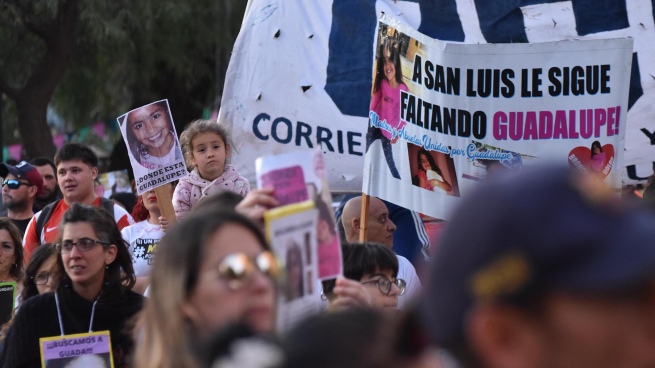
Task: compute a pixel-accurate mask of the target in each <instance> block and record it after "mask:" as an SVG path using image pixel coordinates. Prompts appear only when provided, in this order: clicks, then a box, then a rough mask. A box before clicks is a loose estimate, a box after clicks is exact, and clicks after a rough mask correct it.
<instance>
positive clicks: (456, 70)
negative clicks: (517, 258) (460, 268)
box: [363, 15, 632, 219]
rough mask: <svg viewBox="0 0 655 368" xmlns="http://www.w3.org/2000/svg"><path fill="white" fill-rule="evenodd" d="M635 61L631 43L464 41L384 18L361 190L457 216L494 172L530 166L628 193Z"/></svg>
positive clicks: (437, 213)
mask: <svg viewBox="0 0 655 368" xmlns="http://www.w3.org/2000/svg"><path fill="white" fill-rule="evenodd" d="M631 59H632V40H631V39H627V38H622V39H604V40H586V41H581V40H576V41H557V42H546V43H534V44H530V43H519V44H513V45H510V44H481V45H470V44H454V43H445V42H442V41H438V40H434V39H431V38H429V37H427V36H425V35H423V34H421V33H419V32H417V31H415V30H414V29H412V28H411V27H410V26H408V25H406V24H404V23H402V22H399V21H398V20H396V19H395V18H392V17H390V16H387V15H383V16H382V17H381V19H380V23H379V26H378V33H377V42H376V59H375V62H374V68H373V70H374V73H373V76H374V77H373V88H372V97H371V104H370V112H369V127H368V131H367V136H366V146H365V149H366V155H365V165H364V167H365V168H364V185H363V191H364V192H365V193H367V194H370V195H374V196H377V197H380V198H383V199H386V200H389V201H392V202H394V203H396V204H399V205H401V206H403V207H407V208H410V209H413V210H415V211H418V212H420V213H424V214H428V215H430V216H434V217H437V218H442V219H448V215H449V212H450V211H449V210H450V209H451V208H452V207H453V205H455V204H456V203H457V201H458V198H459V197H460V196H466V195H467V193H468V192H469V191H470V190H471V189H472V188H474V187H475V186H477V185H483V183H484V180H486V177H487V176H488V175H492V174H496V175H498V171H508V170H513V169H517V168H520V167H522V166H524V165H539V164H545V163H553V162H555V163H560V164H566V163H568V164H569V165H570V166H572V167H574V168H575V169H577V170H580V171H583V172H589V173H593V174H594V175H595V176H596V177H597V178H598V180H603V181H605V182H606V183H607V184H609V185H610V186H612V187H614V188H620V187H621V170H620V168H621V167H622V165H621V162H622V159H623V149H622V147H623V135H624V134H623V133H624V131H625V130H624V129H622V127H623V125H625V122H626V116H625V115H626V114H625V111H626V110H627V108H626V107H627V102H628V101H627V100H628V84H629V83H628V82H629V75H630V69H631ZM617 168H618V169H619V170H617Z"/></svg>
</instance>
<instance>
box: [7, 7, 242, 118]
mask: <svg viewBox="0 0 655 368" xmlns="http://www.w3.org/2000/svg"><path fill="white" fill-rule="evenodd" d="M67 1H75V2H76V9H77V14H76V16H77V24H76V26H77V28H76V32H75V49H74V52H73V56H72V57H71V58H70V60H68V67H67V69H66V72H65V74H64V75H63V77H62V79H61V81H60V82H59V84H58V85H57V88H56V90H55V91H54V94H53V96H52V99H51V102H50V104H51V106H53V107H54V109H55V110H56V111H57V112H58V113H59V114H60V115H61V116H62V117H63V118H64V119H65V120H66V121H68V122H69V123H72V125H73V126H74V127H75V128H79V127H81V126H84V125H88V124H90V123H91V122H93V121H98V120H105V119H109V118H115V117H116V116H117V115H119V114H121V113H123V112H125V111H127V110H129V109H131V108H133V107H136V106H137V105H139V104H143V103H147V102H150V101H154V100H156V99H160V98H166V97H167V96H165V95H162V93H163V92H162V89H164V88H162V87H166V88H170V89H173V88H174V89H177V90H180V91H189V95H191V91H193V95H194V96H196V101H193V102H192V103H193V105H194V106H196V107H197V109H198V114H200V111H201V109H202V108H203V107H205V106H207V105H211V103H212V102H213V101H214V99H215V96H216V94H217V93H218V91H217V90H216V88H222V86H216V83H214V81H215V80H217V79H220V80H222V79H221V78H222V75H220V76H219V75H217V74H220V73H225V70H224V68H222V69H223V70H220V69H221V68H217V67H216V65H217V62H216V55H217V54H218V52H219V51H226V50H231V48H232V45H233V43H234V40H235V38H236V35H237V33H238V29H239V27H240V24H241V20H242V18H243V12H244V10H245V5H246V1H245V0H196V1H193V2H183V1H175V0H158V1H152V0H140V1H128V0H112V1H107V0H0V81H4V85H5V86H8V87H11V88H14V89H22V88H29V86H26V83H27V81H28V80H29V78H30V77H31V76H32V75H33V73H34V71H35V70H37V68H38V67H39V65H41V63H47V62H48V61H47V60H46V59H47V55H48V47H49V45H48V44H47V43H46V42H44V38H43V37H41V36H40V35H39V31H40V30H41V29H47V27H48V26H52V24H53V22H55V19H56V18H57V14H58V11H60V9H62V8H61V6H60V5H61V4H62V3H65V2H67ZM219 19H220V21H217V20H219ZM228 54H229V53H228ZM170 83H175V85H174V86H171V85H170ZM167 84H168V85H167ZM2 86H3V85H2V84H0V91H2V90H3V88H1V87H2ZM10 97H11V96H10ZM5 105H6V106H5V109H4V110H5V113H4V117H5V119H3V120H4V123H5V124H11V123H12V122H13V123H14V124H15V123H16V120H17V118H16V116H15V115H14V114H13V113H12V111H14V109H13V108H12V107H11V103H10V101H8V103H6V104H5Z"/></svg>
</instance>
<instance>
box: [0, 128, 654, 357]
mask: <svg viewBox="0 0 655 368" xmlns="http://www.w3.org/2000/svg"><path fill="white" fill-rule="evenodd" d="M141 124H143V126H142V129H145V130H146V131H147V129H151V128H150V127H149V125H148V124H149V123H148V122H147V119H146V120H145V122H143V123H141ZM150 137H151V138H144V142H143V144H142V149H141V151H140V152H141V153H140V154H141V155H148V154H150V155H152V152H154V151H150V153H148V152H149V151H148V150H149V149H154V148H152V147H155V146H156V145H157V144H159V142H158V139H159V138H161V141H162V142H161V144H168V140H167V137H168V135H167V134H159V135H157V134H155V135H154V136H150ZM379 138H380V139H382V140H384V139H385V138H384V137H379ZM230 142H231V137H230V135H229V132H228V131H227V130H226V129H225V128H224V127H222V126H221V125H220V124H218V123H216V122H214V121H208V120H200V121H194V122H192V123H190V124H189V125H188V126H187V128H186V129H185V131H184V132H183V133H182V134H181V137H180V144H181V146H182V147H181V148H182V151H183V153H184V158H185V160H186V164H187V167H188V169H189V170H190V172H189V176H188V177H186V178H183V179H182V180H180V181H179V183H173V184H166V185H164V187H165V188H166V189H167V190H170V192H169V194H170V197H171V198H172V203H171V204H172V205H173V208H174V210H175V217H176V219H175V221H171V219H170V218H166V216H164V214H163V213H162V211H161V208H160V206H159V203H158V198H157V196H156V195H155V191H154V189H153V190H150V191H147V192H145V193H143V194H142V195H140V196H138V197H137V196H134V197H133V198H131V199H130V198H129V195H125V194H122V195H116V196H114V197H115V198H113V199H106V198H103V197H101V196H99V195H98V194H97V193H96V191H95V185H96V183H97V178H98V175H99V172H98V158H97V157H96V155H95V154H94V153H93V151H91V150H90V149H89V148H88V147H86V146H84V145H81V144H77V143H68V144H65V145H64V146H63V147H62V148H60V149H59V150H58V152H57V154H56V155H55V157H53V159H52V160H50V159H48V158H38V159H35V160H32V161H31V162H24V161H23V162H19V163H16V162H6V163H3V164H1V165H0V176H2V178H3V182H2V205H3V207H4V209H5V211H6V212H5V213H4V216H5V217H2V218H0V282H7V281H13V282H16V284H17V285H18V289H19V290H18V291H19V296H18V298H17V305H18V307H17V308H16V310H15V313H14V317H13V319H12V320H10V321H9V322H8V323H6V324H5V325H4V326H3V327H2V330H1V332H0V335H1V336H0V339H1V341H2V342H1V346H2V351H1V353H0V366H1V367H32V366H40V365H41V356H40V343H39V339H40V338H44V337H52V336H60V335H71V334H77V333H86V332H92V331H105V330H108V331H110V334H111V335H110V336H111V347H112V361H113V364H114V366H116V367H128V366H132V367H203V366H206V367H210V366H212V367H460V366H461V367H642V366H643V367H648V366H653V365H655V349H653V347H655V277H654V276H655V267H654V266H655V226H653V224H655V214H654V213H653V209H652V205H651V206H645V205H644V203H652V202H653V198H655V194H654V193H655V191H654V190H653V184H654V183H653V182H652V181H649V183H648V184H647V187H646V190H645V191H644V193H643V199H642V198H638V199H635V198H627V197H628V196H619V195H617V193H614V192H612V191H611V190H610V189H609V188H607V187H606V186H605V185H604V184H603V183H602V181H600V180H598V178H596V177H593V176H589V175H583V174H581V173H578V172H574V171H572V170H571V169H570V168H562V167H543V168H539V169H532V168H524V169H522V170H518V172H507V173H506V175H498V177H497V178H493V179H491V178H490V179H489V180H488V182H485V183H484V185H481V186H480V188H479V189H478V190H477V191H476V192H474V193H473V194H472V195H470V196H467V197H466V198H464V199H463V201H462V203H461V205H460V206H458V208H457V209H456V211H455V213H454V215H453V217H452V219H451V220H450V221H449V222H448V225H447V226H446V229H445V231H444V233H443V234H442V236H441V238H440V241H439V243H438V247H437V248H436V249H435V250H434V252H433V253H432V254H428V255H427V256H429V257H426V255H425V254H423V252H422V251H424V250H425V249H424V246H423V245H421V242H420V241H417V240H416V239H417V238H419V237H420V235H417V233H420V232H421V230H420V228H419V229H418V230H417V228H416V226H419V227H420V225H417V222H416V221H415V220H416V219H417V218H418V219H420V217H419V216H418V215H417V214H415V213H412V211H409V210H407V209H403V208H397V206H395V205H393V204H391V203H388V202H385V201H382V200H380V199H378V198H371V200H370V205H369V207H368V216H367V218H366V219H362V218H361V209H362V197H361V196H359V195H353V196H349V197H347V198H345V199H344V200H343V202H342V204H341V205H340V206H339V208H338V210H337V211H336V217H335V218H334V219H332V222H331V223H333V224H335V226H336V227H337V228H338V229H339V232H338V233H339V236H340V237H341V243H342V246H341V247H342V258H343V276H341V277H338V278H336V279H332V280H325V281H324V282H323V283H322V285H321V287H322V293H321V298H320V300H318V299H317V301H316V302H317V303H320V304H321V305H322V306H323V312H322V313H321V314H319V315H315V316H311V317H308V318H307V319H305V320H304V321H301V322H300V323H298V324H297V325H296V326H294V327H293V328H292V329H291V330H289V331H286V332H284V333H278V332H277V330H276V325H275V321H276V312H277V311H276V306H277V298H278V294H279V293H290V292H292V291H293V289H292V288H287V287H286V283H288V282H289V280H290V279H292V278H291V277H285V274H287V275H289V274H291V273H292V272H293V270H292V269H291V268H290V267H285V263H289V264H290V262H284V260H281V259H280V257H279V256H278V255H276V254H274V252H273V251H272V250H271V247H270V245H269V244H268V243H267V241H266V239H265V237H264V235H263V214H264V212H265V211H266V210H268V209H270V208H274V207H276V206H277V205H278V203H277V201H276V200H275V198H274V196H273V191H274V189H272V188H264V189H251V187H250V183H249V182H248V180H247V179H245V178H244V177H242V176H241V175H239V173H238V172H237V170H236V168H235V167H234V166H232V165H230V164H229V159H230V155H232V154H233V151H232V150H231V149H230ZM168 151H169V149H168V148H167V149H166V152H168ZM389 164H390V167H391V166H392V165H391V162H389ZM392 170H393V168H392ZM637 202H644V203H637ZM649 207H650V208H649ZM363 221H366V224H363ZM329 223H330V222H329ZM364 225H365V227H366V228H367V229H368V241H367V242H365V243H359V242H357V239H358V235H359V232H360V230H361V228H362V227H364ZM423 231H424V230H423ZM403 254H404V255H405V256H403ZM408 258H409V259H408ZM428 259H429V260H428ZM71 364H72V363H71ZM87 364H91V363H87ZM92 364H94V365H95V364H100V363H98V362H96V363H92ZM70 366H73V365H70Z"/></svg>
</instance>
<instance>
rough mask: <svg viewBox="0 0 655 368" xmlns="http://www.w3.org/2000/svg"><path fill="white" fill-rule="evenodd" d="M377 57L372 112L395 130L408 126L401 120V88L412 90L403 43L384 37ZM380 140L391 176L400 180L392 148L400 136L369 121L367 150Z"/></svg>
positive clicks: (402, 89) (379, 120)
mask: <svg viewBox="0 0 655 368" xmlns="http://www.w3.org/2000/svg"><path fill="white" fill-rule="evenodd" d="M377 56H378V57H377V62H376V67H375V79H374V82H373V95H372V97H371V106H370V109H369V110H370V114H371V115H372V113H375V114H376V115H377V117H378V122H380V123H382V122H386V124H387V125H388V126H389V127H391V128H392V129H394V130H400V129H401V128H402V126H403V125H404V123H403V122H402V121H401V120H400V91H408V89H407V85H405V83H403V75H402V70H401V66H400V45H399V43H398V42H397V41H395V40H393V39H392V38H390V37H386V38H384V40H383V42H381V44H380V46H379V48H378V55H377ZM369 116H370V115H369ZM376 139H379V140H380V142H381V143H382V151H383V152H384V157H385V159H386V161H387V165H389V170H391V175H393V177H394V178H396V179H400V174H399V173H398V169H397V168H396V164H395V162H394V159H393V153H392V150H391V144H393V143H396V141H397V140H398V137H397V136H396V137H395V138H394V137H393V136H392V133H391V132H389V131H387V130H385V129H381V128H378V127H374V126H372V125H371V124H370V123H369V127H368V132H367V133H366V152H368V149H369V147H370V146H371V144H372V143H373V142H374V141H375V140H376Z"/></svg>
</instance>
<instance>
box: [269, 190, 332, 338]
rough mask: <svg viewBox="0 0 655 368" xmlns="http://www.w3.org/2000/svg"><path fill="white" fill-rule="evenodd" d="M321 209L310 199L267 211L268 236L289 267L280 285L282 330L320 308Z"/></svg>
mask: <svg viewBox="0 0 655 368" xmlns="http://www.w3.org/2000/svg"><path fill="white" fill-rule="evenodd" d="M317 212H318V211H317V210H316V209H315V208H314V203H313V201H311V200H310V201H305V202H300V203H294V204H290V205H286V206H282V207H277V208H274V209H272V210H269V211H267V212H266V213H265V214H264V222H265V224H266V237H267V240H268V241H269V243H270V244H271V248H272V249H273V252H274V253H275V255H276V256H277V257H278V259H279V260H280V261H281V262H282V264H283V265H284V270H285V273H284V274H285V276H284V278H283V280H282V282H281V285H280V287H279V289H278V303H277V328H278V331H285V330H288V329H289V328H290V327H292V326H293V325H294V324H296V323H297V322H298V321H300V320H302V319H304V318H306V317H308V316H311V315H314V314H318V313H319V312H320V304H319V301H320V293H321V290H317V289H318V288H317V285H318V278H317V274H318V265H317V253H318V252H317V250H318V244H317V241H316V219H317Z"/></svg>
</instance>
